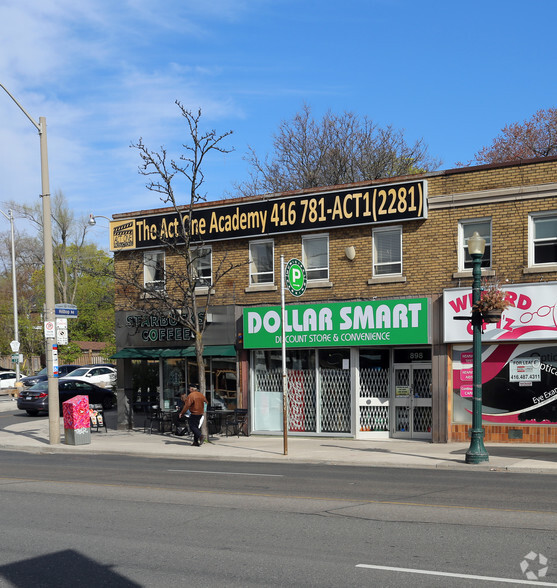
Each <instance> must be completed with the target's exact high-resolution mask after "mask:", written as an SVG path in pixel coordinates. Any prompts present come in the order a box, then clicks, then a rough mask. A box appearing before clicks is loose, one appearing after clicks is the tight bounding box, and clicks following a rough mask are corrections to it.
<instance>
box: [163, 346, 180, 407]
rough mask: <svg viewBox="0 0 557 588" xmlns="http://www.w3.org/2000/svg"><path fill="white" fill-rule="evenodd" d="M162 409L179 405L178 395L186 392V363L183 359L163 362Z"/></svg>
mask: <svg viewBox="0 0 557 588" xmlns="http://www.w3.org/2000/svg"><path fill="white" fill-rule="evenodd" d="M162 386H163V388H162V389H163V398H162V403H163V404H162V405H163V408H166V409H168V408H173V407H174V406H177V405H179V404H180V393H181V392H185V391H186V362H185V360H184V359H180V358H176V359H166V360H165V361H164V362H163V380H162Z"/></svg>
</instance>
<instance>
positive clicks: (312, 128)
mask: <svg viewBox="0 0 557 588" xmlns="http://www.w3.org/2000/svg"><path fill="white" fill-rule="evenodd" d="M273 146H274V153H273V154H272V156H271V157H269V156H268V155H267V156H266V157H265V158H264V159H263V160H262V159H260V157H259V156H258V155H257V154H256V153H255V151H254V149H253V148H251V147H250V151H249V154H248V156H247V157H246V159H247V161H248V162H249V163H250V164H251V171H250V179H249V180H248V181H246V182H243V183H241V184H238V185H237V186H236V188H237V190H238V191H239V192H240V193H241V194H242V195H244V196H249V195H254V194H261V193H265V192H282V191H286V190H295V189H302V188H314V187H317V186H332V185H338V184H346V183H350V182H359V181H365V180H373V179H377V178H387V177H393V176H401V175H407V174H412V173H418V172H422V171H430V170H433V169H437V168H438V166H439V165H440V163H441V162H440V161H437V160H435V159H433V158H432V157H431V156H430V155H429V153H428V148H427V146H426V145H425V143H424V141H423V139H419V140H418V141H415V142H414V143H413V144H409V143H408V142H407V141H406V138H405V136H404V131H402V130H397V129H394V128H393V127H392V126H387V127H385V128H381V127H379V126H378V125H376V124H374V123H373V122H372V121H371V120H370V119H368V118H367V117H363V118H360V117H358V116H357V115H356V114H354V113H353V112H344V113H343V114H340V115H339V114H334V113H332V112H331V111H329V112H327V113H326V114H325V115H324V116H323V118H322V119H321V120H319V121H318V120H315V119H314V118H313V117H312V116H311V108H310V107H309V106H308V105H304V106H303V108H302V110H301V111H300V112H298V113H297V114H296V115H295V116H294V118H293V119H292V120H290V121H283V122H282V123H281V125H280V127H279V131H278V133H277V134H276V135H275V137H274V142H273Z"/></svg>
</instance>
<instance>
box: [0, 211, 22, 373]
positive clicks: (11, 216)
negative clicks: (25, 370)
mask: <svg viewBox="0 0 557 588" xmlns="http://www.w3.org/2000/svg"><path fill="white" fill-rule="evenodd" d="M0 212H1V213H2V214H3V215H4V216H5V217H6V218H7V219H8V220H9V221H10V228H11V239H12V292H13V301H14V341H15V342H16V343H19V322H18V318H17V279H16V274H15V235H14V213H13V210H8V214H6V213H5V212H4V211H3V210H0ZM12 351H13V349H12ZM17 353H18V354H19V349H17ZM19 375H20V373H19V360H18V361H17V362H16V364H15V381H16V382H19Z"/></svg>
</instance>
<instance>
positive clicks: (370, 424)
mask: <svg viewBox="0 0 557 588" xmlns="http://www.w3.org/2000/svg"><path fill="white" fill-rule="evenodd" d="M359 388H360V393H359V398H358V423H357V428H358V437H359V438H362V439H365V438H366V437H370V438H373V437H388V433H389V406H390V403H389V390H390V386H389V369H388V368H387V369H361V370H360V387H359ZM368 433H373V435H368Z"/></svg>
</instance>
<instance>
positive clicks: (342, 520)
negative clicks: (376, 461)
mask: <svg viewBox="0 0 557 588" xmlns="http://www.w3.org/2000/svg"><path fill="white" fill-rule="evenodd" d="M556 478H557V477H555V476H552V475H547V474H545V475H540V476H538V475H525V474H516V475H515V474H510V473H505V472H469V471H443V470H442V471H439V470H424V469H420V470H410V469H408V470H402V469H382V468H369V469H368V468H362V467H338V466H336V467H335V466H327V465H292V464H254V463H224V462H217V461H198V460H196V461H195V462H188V461H186V460H176V459H174V460H166V459H142V458H130V457H122V456H93V455H91V456H73V455H59V454H55V455H33V454H27V453H16V452H3V451H0V512H1V513H2V533H1V543H0V544H1V549H0V586H4V585H6V586H16V587H27V586H76V585H79V586H94V585H95V586H98V585H114V586H161V587H162V586H165V587H168V586H184V585H189V584H191V585H192V586H226V587H236V586H237V587H252V586H253V587H256V586H257V587H263V586H335V587H338V586H386V587H388V586H397V587H398V586H400V585H402V584H405V585H409V586H443V587H446V586H459V587H460V586H482V585H486V586H496V585H501V586H509V585H517V586H518V585H524V584H523V583H522V582H527V581H528V580H527V578H526V575H525V573H523V572H522V570H521V568H520V565H521V562H522V561H526V563H527V564H528V568H527V569H526V572H529V571H530V572H532V571H533V570H534V571H535V573H538V571H539V569H540V568H542V569H543V568H544V567H545V564H543V562H542V563H541V564H540V560H539V557H538V554H542V555H543V556H545V557H546V558H547V559H548V563H547V568H548V570H547V573H546V575H545V576H544V577H542V578H540V580H542V581H544V582H546V585H555V586H557V553H556V550H555V545H556V544H555V537H556V536H557V493H555V492H554V491H553V488H554V487H555V484H556V483H557V479H556ZM531 552H533V553H535V554H536V561H532V560H531V559H530V560H529V559H526V560H525V556H526V555H528V554H530V553H531ZM405 570H406V571H405ZM433 573H435V574H436V575H434V574H433ZM506 580H509V581H508V582H507V581H506ZM534 582H535V583H533V584H532V585H543V584H540V582H539V581H534Z"/></svg>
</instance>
